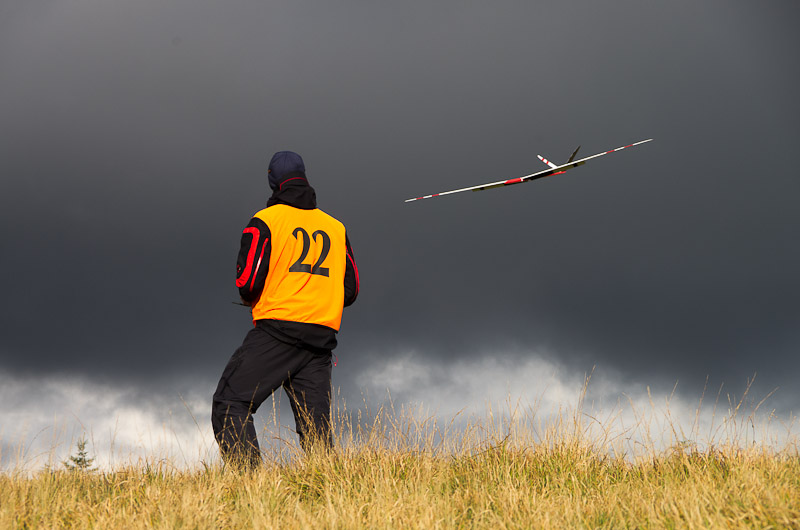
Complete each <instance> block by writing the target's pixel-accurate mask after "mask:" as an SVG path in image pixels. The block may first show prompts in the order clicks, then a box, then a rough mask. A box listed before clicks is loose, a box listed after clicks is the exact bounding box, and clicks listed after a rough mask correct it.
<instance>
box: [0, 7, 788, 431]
mask: <svg viewBox="0 0 800 530" xmlns="http://www.w3.org/2000/svg"><path fill="white" fill-rule="evenodd" d="M798 15H800V7H799V6H798V5H797V2H795V1H792V0H785V1H767V2H757V3H756V2H743V1H729V0H726V1H722V0H720V1H708V2H693V1H673V2H660V3H653V2H646V3H645V2H635V1H617V2H612V3H605V2H590V1H581V2H578V1H559V2H536V3H534V2H491V3H490V2H482V3H479V2H451V1H444V2H423V1H419V2H417V1H412V2H355V1H343V2H292V1H288V0H286V1H280V2H273V1H269V2H266V1H264V2H254V1H226V2H221V1H211V0H191V1H189V0H170V1H161V2H156V1H141V0H137V1H134V0H127V1H126V0H58V1H54V0H51V1H45V0H24V1H23V0H0V179H1V180H0V182H2V187H1V188H0V219H2V224H1V225H0V253H1V255H2V260H0V293H2V297H0V326H2V327H1V328H0V375H2V377H3V380H4V381H15V380H16V381H18V382H19V381H23V382H25V384H18V385H9V384H6V385H4V386H3V389H2V390H0V395H2V402H3V409H0V419H2V432H3V433H5V434H3V435H0V440H4V441H5V442H6V443H7V442H8V441H9V440H10V439H12V438H14V436H17V435H18V427H17V424H18V420H19V418H18V416H15V414H16V415H19V414H20V413H24V415H25V417H26V418H28V421H29V422H30V423H31V424H32V425H33V426H34V427H33V430H34V431H35V430H36V429H35V426H37V425H44V426H47V425H48V422H49V423H52V421H53V418H54V416H55V417H61V416H65V415H66V416H70V415H71V416H72V417H77V418H79V419H80V420H81V422H82V423H83V424H84V425H87V426H91V425H93V424H94V423H93V422H107V421H108V418H107V416H108V415H109V414H113V413H114V412H119V411H118V409H116V408H115V405H113V403H112V402H114V400H112V399H111V398H108V399H109V400H110V401H109V402H108V403H106V404H105V406H106V409H103V410H100V409H98V408H97V407H99V406H100V404H99V403H97V402H96V400H94V398H92V399H90V400H89V402H92V403H93V406H94V408H91V409H90V408H86V407H85V406H83V405H81V403H86V400H87V399H88V398H87V396H97V399H99V400H100V401H101V402H102V400H103V397H102V396H109V394H108V392H107V391H106V390H104V389H112V388H113V389H114V390H115V391H116V392H118V393H120V394H119V396H124V402H125V406H126V407H129V408H130V407H132V408H133V409H136V407H139V409H141V410H142V411H147V414H150V415H151V417H152V418H155V419H154V420H153V421H155V422H159V421H162V420H161V419H160V418H163V415H164V414H166V412H165V411H166V410H167V409H169V408H170V407H171V408H172V409H175V410H177V411H178V412H177V413H180V406H181V405H180V399H179V397H178V396H179V395H182V396H186V395H191V396H194V398H193V399H195V401H194V402H193V403H195V402H196V403H197V405H196V407H195V405H192V406H193V407H195V408H196V409H197V411H198V414H199V417H198V421H199V422H200V423H202V424H203V428H206V425H205V423H207V422H208V418H207V413H208V408H209V407H210V399H211V393H212V392H213V388H214V386H215V384H216V381H217V378H218V377H219V375H220V373H221V370H222V368H223V367H224V365H225V363H226V362H227V359H228V358H229V356H230V355H231V354H232V352H233V351H234V349H235V348H236V347H237V346H238V345H239V344H240V343H241V340H242V338H243V337H244V334H245V333H246V331H247V330H248V328H249V327H250V326H251V325H252V324H251V323H250V321H249V314H248V312H247V311H246V310H245V309H244V308H242V307H238V306H234V305H232V304H231V303H230V302H231V301H233V300H236V299H237V291H236V288H235V285H234V275H235V272H234V269H235V265H234V263H235V258H236V253H237V250H238V244H239V236H240V232H241V229H242V227H244V226H245V225H246V223H247V222H248V220H249V218H250V216H251V215H252V214H253V213H254V212H255V211H257V210H259V209H261V208H262V207H263V206H264V203H265V202H266V199H267V198H268V195H269V189H268V185H267V179H266V168H267V164H268V162H269V159H270V157H271V156H272V154H273V153H274V152H275V151H278V150H284V149H290V150H294V151H297V152H298V153H300V154H301V155H302V156H303V157H304V159H305V162H306V167H307V172H308V176H309V180H310V182H311V184H312V185H313V186H314V187H315V188H316V190H317V196H318V199H319V205H320V207H321V208H322V209H323V210H325V211H327V212H328V213H331V214H332V215H334V216H336V217H338V218H339V219H341V220H342V221H343V222H344V223H345V225H346V226H347V229H348V235H349V237H350V240H351V242H352V244H353V248H354V251H355V255H356V259H357V262H358V265H359V270H360V275H361V284H362V292H361V295H360V297H359V300H358V302H357V303H356V304H355V305H354V306H353V307H351V308H348V309H347V310H346V312H345V317H344V321H343V328H342V331H341V333H340V334H339V344H340V346H339V348H338V349H337V350H336V354H337V356H338V359H339V365H338V367H337V368H335V369H334V384H335V386H336V387H338V388H341V393H342V395H344V396H346V397H348V398H349V399H351V400H355V401H358V400H359V399H360V396H361V394H362V392H364V391H371V392H378V393H380V392H383V391H385V390H386V389H387V388H388V389H389V390H390V391H392V395H393V396H394V397H395V398H396V399H399V400H401V401H404V402H406V401H407V402H411V401H419V400H424V399H435V400H436V404H438V405H440V406H442V407H443V408H444V410H448V411H449V410H458V409H459V407H460V406H461V405H463V406H467V405H470V406H471V405H474V404H475V403H482V402H484V401H485V400H486V399H489V396H495V395H497V391H498V389H499V388H502V389H513V391H514V392H516V393H519V394H523V395H525V394H526V393H528V392H530V391H532V390H531V389H533V388H536V389H540V388H542V386H541V385H542V384H543V383H542V381H543V380H546V379H548V378H551V377H552V376H553V373H545V372H546V371H547V370H540V372H541V373H539V372H537V369H534V368H535V367H543V366H546V367H549V368H548V369H550V370H551V372H558V374H560V375H557V377H558V378H560V379H559V380H562V381H580V380H581V378H582V377H583V374H584V373H585V372H588V371H591V370H592V367H596V368H595V370H596V371H595V373H596V374H597V375H598V376H599V377H601V378H603V377H604V378H606V380H607V381H614V382H615V385H616V387H615V388H612V389H609V388H608V386H605V387H604V392H605V393H606V394H608V395H612V394H613V393H614V392H615V391H616V392H618V393H622V392H625V391H626V390H627V391H630V390H631V389H633V388H636V389H641V388H646V387H647V386H650V387H652V388H654V389H662V390H671V389H672V387H673V386H674V385H675V383H676V382H678V387H677V388H678V393H679V394H680V395H682V396H684V397H685V398H686V399H692V398H695V397H697V396H699V395H700V393H701V392H702V388H703V385H704V383H705V381H706V379H707V378H708V381H709V386H710V387H712V388H714V389H717V388H718V387H719V386H720V385H725V388H727V389H730V390H731V391H735V392H741V389H742V388H743V387H744V385H745V383H746V381H747V378H748V377H752V376H753V374H757V379H756V388H757V391H758V392H759V395H765V394H766V393H767V392H769V391H770V390H772V389H774V388H776V387H779V389H778V391H777V393H776V394H775V395H774V396H773V397H772V398H771V401H770V405H771V407H772V408H775V409H776V410H778V412H779V413H781V414H789V413H790V412H792V411H794V412H797V411H798V409H800V388H799V387H798V385H797V379H798V372H799V371H800V355H798V353H800V279H798V273H797V271H798V270H800V247H799V246H798V229H799V228H800V208H798V206H797V204H798V197H800V171H798V169H797V165H796V161H795V158H796V154H797V152H798V142H800V100H798V98H797V94H798V93H800V61H798V50H800V33H798V32H797V31H796V27H795V26H796V24H795V22H796V21H797V20H798ZM645 138H654V141H653V142H651V143H648V144H645V145H642V146H638V147H636V148H633V149H629V150H626V151H623V152H621V153H616V154H613V155H609V156H606V157H602V158H600V159H598V160H596V161H593V162H591V163H589V164H587V165H586V166H584V167H581V168H579V169H576V170H574V171H570V172H569V173H566V174H564V175H560V176H556V177H552V178H549V179H544V180H540V181H536V182H533V183H528V184H523V185H519V186H512V187H507V188H501V189H496V190H489V191H485V192H481V193H463V194H458V195H454V196H449V197H442V198H439V199H434V200H428V201H419V202H415V203H410V204H406V203H404V202H403V200H404V199H406V198H409V197H415V196H419V195H423V194H429V193H435V192H440V191H445V190H449V189H453V188H460V187H465V186H471V185H476V184H481V183H484V182H491V181H495V180H500V179H505V178H512V177H517V176H520V175H524V174H528V173H532V172H534V171H537V170H539V169H543V168H544V166H543V165H542V163H541V162H540V161H539V160H538V159H537V158H536V155H537V154H542V155H543V156H545V157H547V158H549V159H551V160H553V161H556V162H561V161H564V160H566V159H567V158H568V157H569V155H570V154H571V153H572V151H573V150H574V148H575V147H577V146H578V145H581V146H582V147H581V155H584V156H588V155H591V154H595V153H598V152H601V151H606V150H608V149H612V148H615V147H618V146H621V145H626V144H629V143H632V142H635V141H638V140H642V139H645ZM475 373H477V374H480V375H482V377H478V378H475V377H474V376H469V381H470V383H469V385H467V383H466V382H465V377H467V376H465V374H475ZM59 384H61V385H66V384H71V385H73V386H72V387H70V388H71V389H72V390H70V391H69V392H66V391H64V392H66V393H65V394H64V396H72V397H64V399H54V395H53V394H52V393H51V394H49V395H43V394H46V392H45V389H46V388H51V389H52V388H56V387H53V386H52V385H59ZM48 385H50V386H48ZM465 385H466V386H465ZM12 386H13V390H12ZM467 386H468V388H467ZM57 388H62V387H57ZM81 392H83V394H81ZM59 395H61V394H59ZM115 395H116V394H115ZM81 396H83V397H82V398H81ZM119 396H117V397H116V398H114V399H120V400H123V398H122V397H119ZM81 399H83V401H81ZM204 400H205V401H204ZM206 401H207V402H208V403H206V404H205V405H203V403H205V402H206ZM175 404H177V408H176V406H175ZM204 406H205V407H206V408H203V407H204Z"/></svg>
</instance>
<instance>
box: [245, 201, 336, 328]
mask: <svg viewBox="0 0 800 530" xmlns="http://www.w3.org/2000/svg"><path fill="white" fill-rule="evenodd" d="M255 217H258V218H259V219H261V220H262V221H264V222H265V223H266V224H267V226H268V227H269V231H270V238H271V241H270V243H271V244H272V250H271V251H270V256H269V273H268V274H267V279H266V282H265V284H264V290H263V291H261V296H260V297H259V299H258V301H257V302H256V303H255V304H254V305H253V320H261V319H275V320H289V321H292V322H304V323H308V324H320V325H323V326H327V327H329V328H333V329H335V330H336V331H338V330H339V326H340V325H341V322H342V309H343V307H344V274H345V270H346V266H347V262H346V260H347V244H346V243H345V228H344V225H343V224H342V223H341V222H339V221H337V220H336V219H334V218H333V217H331V216H330V215H328V214H326V213H325V212H323V211H322V210H320V209H314V210H302V209H300V208H293V207H291V206H287V205H285V204H276V205H274V206H271V207H269V208H265V209H263V210H261V211H260V212H258V213H256V214H255Z"/></svg>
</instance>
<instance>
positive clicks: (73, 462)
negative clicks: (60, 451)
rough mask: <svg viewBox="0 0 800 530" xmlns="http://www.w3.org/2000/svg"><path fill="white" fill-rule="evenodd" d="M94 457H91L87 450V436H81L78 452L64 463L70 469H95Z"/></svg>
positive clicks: (85, 470) (86, 470)
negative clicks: (93, 466) (93, 464)
mask: <svg viewBox="0 0 800 530" xmlns="http://www.w3.org/2000/svg"><path fill="white" fill-rule="evenodd" d="M93 462H94V458H89V453H87V452H86V438H85V437H84V436H81V439H80V440H78V452H77V454H74V455H72V456H70V457H69V460H64V462H63V464H64V467H66V468H67V469H68V470H69V471H84V472H88V471H94V469H93V468H92V463H93Z"/></svg>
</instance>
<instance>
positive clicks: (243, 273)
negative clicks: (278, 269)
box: [236, 217, 272, 303]
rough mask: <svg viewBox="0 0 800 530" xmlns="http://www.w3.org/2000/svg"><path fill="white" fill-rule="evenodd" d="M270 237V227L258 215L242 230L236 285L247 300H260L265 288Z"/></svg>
mask: <svg viewBox="0 0 800 530" xmlns="http://www.w3.org/2000/svg"><path fill="white" fill-rule="evenodd" d="M270 239H271V234H270V231H269V227H268V226H267V224H266V223H265V222H264V221H262V220H261V219H259V218H258V217H253V218H252V219H251V220H250V222H249V223H248V225H247V226H246V227H245V229H244V230H243V231H242V243H241V246H240V248H239V257H238V258H237V259H236V287H238V288H239V296H240V297H241V298H242V300H243V301H245V302H248V303H253V302H255V301H256V300H258V297H259V296H260V295H261V291H262V290H263V289H264V282H265V281H266V279H267V273H268V272H269V254H270V251H271V250H272V243H271V242H270Z"/></svg>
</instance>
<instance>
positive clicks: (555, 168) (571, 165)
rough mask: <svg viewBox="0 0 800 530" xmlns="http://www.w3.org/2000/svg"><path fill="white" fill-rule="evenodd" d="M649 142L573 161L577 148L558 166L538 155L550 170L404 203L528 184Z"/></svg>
mask: <svg viewBox="0 0 800 530" xmlns="http://www.w3.org/2000/svg"><path fill="white" fill-rule="evenodd" d="M651 141H653V139H652V138H650V139H648V140H642V141H640V142H636V143H633V144H630V145H624V146H622V147H617V148H616V149H612V150H611V151H605V152H602V153H597V154H596V155H592V156H587V157H586V158H581V159H580V160H575V155H577V154H578V149H580V148H581V146H578V149H575V152H574V153H572V156H571V157H569V160H567V161H566V162H565V163H564V164H561V165H560V166H559V165H556V164H553V163H552V162H550V161H549V160H547V159H546V158H544V157H543V156H542V155H538V156H539V160H541V161H542V162H544V163H545V164H547V165H548V166H550V169H545V170H544V171H539V172H538V173H533V174H531V175H525V176H524V177H517V178H514V179H509V180H499V181H497V182H490V183H489V184H480V185H478V186H471V187H469V188H461V189H459V190H452V191H443V192H441V193H434V194H433V195H424V196H422V197H415V198H413V199H406V201H405V202H413V201H418V200H420V199H431V198H433V197H441V196H442V195H450V194H452V193H459V192H462V191H481V190H488V189H491V188H499V187H500V186H510V185H512V184H519V183H521V182H530V181H532V180H536V179H540V178H544V177H549V176H550V175H560V174H562V173H564V172H565V171H567V170H568V169H572V168H574V167H578V166H582V165H584V164H585V163H586V162H588V161H589V160H591V159H593V158H597V157H600V156H603V155H607V154H609V153H616V152H617V151H622V150H623V149H627V148H629V147H633V146H635V145H641V144H645V143H647V142H651Z"/></svg>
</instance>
